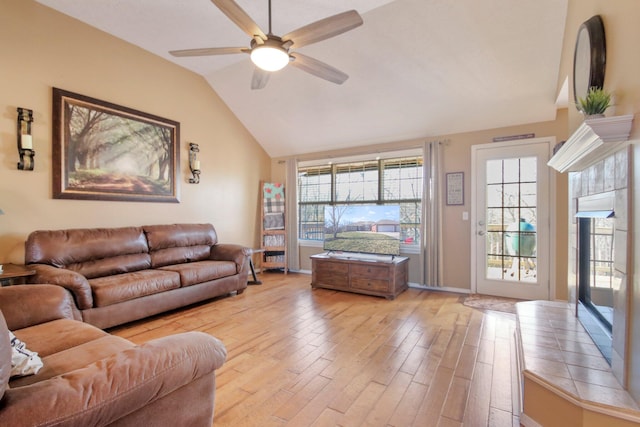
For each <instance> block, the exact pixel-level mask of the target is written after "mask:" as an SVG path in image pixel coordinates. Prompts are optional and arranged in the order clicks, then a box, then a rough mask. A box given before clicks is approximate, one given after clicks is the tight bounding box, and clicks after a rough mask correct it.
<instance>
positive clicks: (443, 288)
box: [409, 282, 471, 294]
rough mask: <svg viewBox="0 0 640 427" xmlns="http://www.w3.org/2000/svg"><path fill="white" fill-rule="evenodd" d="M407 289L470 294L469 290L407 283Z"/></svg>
mask: <svg viewBox="0 0 640 427" xmlns="http://www.w3.org/2000/svg"><path fill="white" fill-rule="evenodd" d="M409 287H410V288H414V289H422V290H424V291H435V292H452V293H454V294H470V293H471V290H469V289H462V288H452V287H450V286H426V285H421V284H419V283H413V282H409Z"/></svg>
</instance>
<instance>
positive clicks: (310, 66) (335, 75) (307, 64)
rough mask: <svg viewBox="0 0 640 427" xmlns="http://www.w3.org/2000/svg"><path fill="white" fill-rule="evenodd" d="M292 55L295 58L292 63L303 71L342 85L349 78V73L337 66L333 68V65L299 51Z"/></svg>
mask: <svg viewBox="0 0 640 427" xmlns="http://www.w3.org/2000/svg"><path fill="white" fill-rule="evenodd" d="M291 56H292V57H293V59H294V60H293V61H292V62H291V65H293V66H294V67H296V68H299V69H301V70H302V71H306V72H307V73H310V74H313V75H314V76H317V77H320V78H321V79H325V80H328V81H330V82H333V83H336V84H339V85H341V84H342V83H344V82H345V81H346V80H347V79H348V78H349V76H348V75H346V74H345V73H343V72H342V71H340V70H338V69H337V68H333V67H332V66H331V65H328V64H325V63H324V62H322V61H318V60H317V59H314V58H311V57H310V56H306V55H303V54H301V53H298V52H295V53H292V54H291Z"/></svg>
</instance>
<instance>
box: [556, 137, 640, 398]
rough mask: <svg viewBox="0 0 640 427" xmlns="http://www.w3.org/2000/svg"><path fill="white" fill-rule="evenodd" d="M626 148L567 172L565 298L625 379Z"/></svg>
mask: <svg viewBox="0 0 640 427" xmlns="http://www.w3.org/2000/svg"><path fill="white" fill-rule="evenodd" d="M629 167H630V158H629V152H628V150H627V149H623V150H620V151H618V152H616V153H615V154H612V155H610V156H608V157H606V158H605V159H603V160H601V161H598V162H596V163H594V164H593V165H591V166H589V167H586V168H585V169H582V170H578V171H574V172H571V173H570V174H569V197H570V200H571V205H570V208H571V211H570V218H571V221H570V223H569V235H570V236H571V237H570V239H569V242H570V251H569V277H568V278H569V300H570V301H571V302H573V303H574V304H575V307H576V315H577V316H578V318H579V320H580V322H581V323H582V324H583V326H584V327H585V329H586V330H587V331H588V332H589V334H590V336H591V338H592V339H593V342H594V343H595V344H596V345H597V347H598V348H599V349H600V352H601V353H602V354H603V356H604V357H605V358H606V360H607V361H608V362H609V363H610V365H611V369H612V371H613V373H614V374H615V376H616V378H617V379H618V381H620V383H621V384H623V385H625V386H626V385H627V384H628V378H629V374H630V372H629V367H630V363H632V360H630V359H629V358H628V354H629V353H628V349H629V340H628V338H629V337H628V334H627V331H628V330H629V321H630V317H629V311H628V307H629V304H630V298H631V295H630V291H629V286H630V284H629V283H628V271H629V267H628V266H629V265H630V261H633V259H632V258H631V257H632V253H631V252H632V251H631V250H630V249H629V248H630V242H629V240H630V238H631V237H632V233H630V232H629V218H630V217H631V216H630V214H629V206H630V205H631V202H630V197H631V192H630V187H629V184H628V179H629V175H628V171H629Z"/></svg>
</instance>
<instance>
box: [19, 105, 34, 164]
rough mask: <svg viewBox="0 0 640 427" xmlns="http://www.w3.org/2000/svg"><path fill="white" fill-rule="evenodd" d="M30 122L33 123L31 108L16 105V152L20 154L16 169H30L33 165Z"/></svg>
mask: <svg viewBox="0 0 640 427" xmlns="http://www.w3.org/2000/svg"><path fill="white" fill-rule="evenodd" d="M31 123H33V110H29V109H27V108H20V107H18V154H19V155H20V161H19V162H18V169H20V170H28V171H32V170H33V167H34V166H35V155H36V152H35V151H34V150H33V137H32V136H31Z"/></svg>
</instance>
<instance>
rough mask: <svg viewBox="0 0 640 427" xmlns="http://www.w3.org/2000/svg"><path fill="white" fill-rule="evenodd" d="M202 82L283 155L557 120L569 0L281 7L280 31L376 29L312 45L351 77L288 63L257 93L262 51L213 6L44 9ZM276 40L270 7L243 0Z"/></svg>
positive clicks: (122, 4) (373, 1) (156, 2)
mask: <svg viewBox="0 0 640 427" xmlns="http://www.w3.org/2000/svg"><path fill="white" fill-rule="evenodd" d="M38 1H39V2H40V3H42V4H44V5H47V6H49V7H51V8H54V9H56V10H58V11H60V12H63V13H65V14H67V15H70V16H72V17H75V18H77V19H79V20H81V21H83V22H85V23H87V24H89V25H92V26H94V27H96V28H99V29H100V30H103V31H105V32H107V33H110V34H112V35H114V36H116V37H119V38H121V39H124V40H126V41H128V42H130V43H132V44H134V45H137V46H140V47H141V48H143V49H146V50H148V51H150V52H152V53H154V54H156V55H158V56H161V57H163V58H166V59H167V60H168V61H172V62H174V63H176V64H179V65H180V66H182V67H185V68H187V69H190V70H192V71H194V72H196V73H198V74H200V75H202V76H203V77H204V78H205V79H206V80H207V81H208V82H209V84H210V85H211V86H212V87H213V89H214V90H215V91H216V92H217V93H218V94H219V95H220V97H221V98H222V99H223V100H224V101H225V103H226V104H227V105H228V106H229V107H230V108H231V110H232V111H233V112H234V113H235V114H236V116H237V117H238V118H239V120H240V121H241V122H242V123H243V124H244V125H245V126H246V128H247V129H248V130H249V131H250V132H251V133H252V134H253V135H254V137H255V138H256V139H257V141H258V142H259V143H260V144H261V145H262V146H263V147H264V149H265V150H266V151H267V153H268V154H269V155H271V156H272V157H279V156H285V155H294V154H304V153H311V152H316V151H324V150H331V149H338V148H346V147H354V146H361V145H368V144H374V143H384V142H393V141H401V140H407V139H416V138H429V137H432V136H437V135H445V134H451V133H458V132H468V131H474V130H482V129H490V128H497V127H504V126H512V125H519V124H524V123H533V122H540V121H547V120H553V119H554V118H555V115H556V109H557V106H556V99H557V97H558V93H557V87H558V82H559V81H561V80H564V76H559V75H558V73H559V68H560V56H561V51H562V43H563V35H564V27H565V19H566V14H567V0H520V1H513V0H456V1H447V0H395V1H390V0H343V1H340V2H336V1H329V0H305V1H300V0H273V1H272V21H273V22H272V25H273V32H274V34H278V35H282V34H285V33H287V32H289V31H291V30H294V29H296V28H299V27H302V26H304V25H306V24H309V23H311V22H313V21H316V20H318V19H322V18H325V17H328V16H331V15H334V14H337V13H340V12H343V11H346V10H350V9H355V10H357V11H358V12H359V13H360V15H362V18H363V20H364V24H363V25H362V26H360V27H358V28H356V29H354V30H351V31H349V32H347V33H344V34H341V35H339V36H336V37H334V38H331V39H328V40H324V41H321V42H319V43H316V44H313V45H308V46H304V47H301V48H300V52H301V53H303V54H305V55H308V56H312V57H314V58H316V59H319V60H321V61H323V62H325V63H327V64H329V65H331V66H333V67H335V68H337V69H339V70H341V71H343V72H345V73H347V74H348V75H349V79H348V80H347V81H346V82H345V83H343V84H342V85H337V84H334V83H330V82H328V81H325V80H322V79H319V78H317V77H315V76H312V75H311V74H308V73H305V72H303V71H301V70H299V69H297V68H294V67H291V66H288V67H286V68H285V69H283V70H281V71H277V72H275V73H273V74H272V75H271V77H270V79H269V82H268V84H267V86H266V87H265V88H264V89H261V90H251V87H250V83H251V77H252V74H253V68H254V67H253V64H252V63H251V61H250V59H249V56H248V55H245V54H235V55H223V56H220V55H218V56H206V57H195V58H194V57H188V58H176V57H173V56H171V55H169V53H168V52H169V51H170V50H176V49H188V48H201V47H227V46H233V47H249V42H250V40H249V37H248V36H247V35H246V34H245V33H244V32H242V31H241V30H240V29H239V28H238V27H236V26H235V25H234V24H233V23H232V22H231V21H230V20H229V19H228V18H227V17H226V16H225V15H224V14H222V13H221V12H220V10H219V9H218V8H217V7H216V6H215V5H214V4H213V3H211V1H209V0H181V1H176V0H82V1H78V0H38ZM236 1H237V3H238V4H239V5H240V7H242V8H243V9H244V10H245V11H246V12H247V13H248V14H249V15H250V16H251V17H252V18H253V19H254V20H255V22H256V23H257V24H258V25H259V26H260V27H261V28H262V29H263V31H265V32H267V30H268V7H267V4H268V2H267V0H236Z"/></svg>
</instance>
